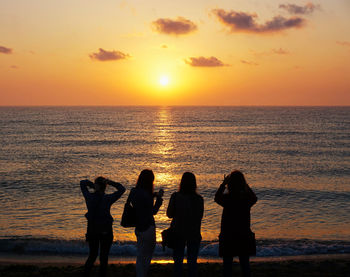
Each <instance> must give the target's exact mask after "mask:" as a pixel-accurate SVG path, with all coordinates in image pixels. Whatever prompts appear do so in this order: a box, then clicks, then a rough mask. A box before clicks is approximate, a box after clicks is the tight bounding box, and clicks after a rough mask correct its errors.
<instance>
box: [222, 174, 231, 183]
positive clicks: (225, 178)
mask: <svg viewBox="0 0 350 277" xmlns="http://www.w3.org/2000/svg"><path fill="white" fill-rule="evenodd" d="M230 177H231V174H229V175H225V174H224V180H223V181H222V184H223V185H227V184H228V181H229V179H230Z"/></svg>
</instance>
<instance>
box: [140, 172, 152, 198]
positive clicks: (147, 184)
mask: <svg viewBox="0 0 350 277" xmlns="http://www.w3.org/2000/svg"><path fill="white" fill-rule="evenodd" d="M153 182H154V174H153V171H152V170H150V169H144V170H142V171H141V173H140V175H139V178H138V179H137V183H136V187H137V188H143V189H144V190H146V191H148V192H149V193H150V194H152V195H153Z"/></svg>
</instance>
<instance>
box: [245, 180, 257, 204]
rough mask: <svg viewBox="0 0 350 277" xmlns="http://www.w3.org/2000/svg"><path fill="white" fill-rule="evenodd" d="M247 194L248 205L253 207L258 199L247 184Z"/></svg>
mask: <svg viewBox="0 0 350 277" xmlns="http://www.w3.org/2000/svg"><path fill="white" fill-rule="evenodd" d="M247 193H248V201H249V205H250V206H253V205H254V204H255V203H256V202H257V201H258V197H256V194H255V193H254V191H253V190H252V189H251V187H250V186H249V185H248V184H247Z"/></svg>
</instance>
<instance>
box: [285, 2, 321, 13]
mask: <svg viewBox="0 0 350 277" xmlns="http://www.w3.org/2000/svg"><path fill="white" fill-rule="evenodd" d="M279 7H280V8H281V9H284V10H286V11H288V12H289V13H291V14H311V13H313V12H314V11H315V10H319V9H321V6H320V5H315V4H313V3H311V2H309V3H306V4H305V5H304V6H299V5H296V4H281V5H280V6H279Z"/></svg>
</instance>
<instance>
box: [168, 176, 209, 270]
mask: <svg viewBox="0 0 350 277" xmlns="http://www.w3.org/2000/svg"><path fill="white" fill-rule="evenodd" d="M196 189H197V183H196V177H195V176H194V174H193V173H191V172H185V173H184V174H183V175H182V178H181V183H180V189H179V191H178V192H174V193H173V194H172V195H171V198H170V201H169V206H168V209H167V216H168V217H169V218H172V221H171V226H172V228H173V229H174V233H175V237H176V246H175V248H174V250H173V258H174V276H176V277H180V276H182V265H183V258H184V251H185V246H187V264H188V275H189V276H191V277H195V276H198V270H197V257H198V251H199V246H200V242H201V239H202V236H201V221H202V218H203V210H204V204H203V197H202V196H200V195H199V194H198V193H197V192H196Z"/></svg>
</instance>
